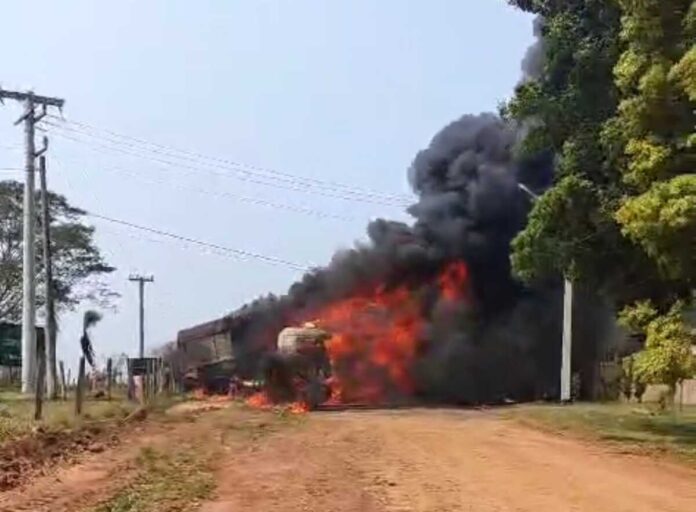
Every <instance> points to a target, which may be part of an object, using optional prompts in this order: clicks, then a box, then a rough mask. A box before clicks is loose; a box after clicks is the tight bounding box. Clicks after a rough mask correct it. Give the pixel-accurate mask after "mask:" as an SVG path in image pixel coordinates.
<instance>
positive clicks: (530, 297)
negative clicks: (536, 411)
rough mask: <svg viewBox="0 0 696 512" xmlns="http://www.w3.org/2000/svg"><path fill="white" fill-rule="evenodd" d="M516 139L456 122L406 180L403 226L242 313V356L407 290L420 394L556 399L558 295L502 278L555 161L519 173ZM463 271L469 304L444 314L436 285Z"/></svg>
mask: <svg viewBox="0 0 696 512" xmlns="http://www.w3.org/2000/svg"><path fill="white" fill-rule="evenodd" d="M517 137H518V131H517V130H516V128H515V127H514V126H510V125H508V124H506V123H505V122H504V121H502V120H501V119H499V118H498V117H497V116H494V115H492V114H483V115H479V116H464V117H462V118H461V119H459V120H457V121H454V122H453V123H451V124H450V125H448V126H447V127H445V128H444V129H443V130H441V131H440V132H439V133H438V134H437V135H436V136H435V137H434V138H433V140H432V142H431V143H430V145H429V146H428V147H427V148H426V149H424V150H422V151H421V152H419V153H418V155H417V156H416V158H415V159H414V161H413V164H412V166H411V167H410V169H409V179H410V182H411V184H412V187H413V190H414V192H415V193H416V194H417V197H418V200H417V202H416V203H415V204H414V205H413V206H411V207H410V208H409V213H410V214H411V215H412V216H413V217H414V222H413V224H411V225H408V224H405V223H402V222H394V221H389V220H384V219H379V220H376V221H374V222H371V223H370V224H369V226H368V228H367V234H368V241H367V242H365V243H358V244H357V245H356V246H355V247H354V248H353V249H350V250H346V251H340V252H338V253H337V254H336V255H335V256H334V257H333V259H332V260H331V262H330V263H329V265H327V266H326V267H325V268H322V269H317V270H315V271H312V272H310V273H308V274H306V275H305V276H304V277H303V278H302V280H300V281H299V282H297V283H295V284H293V285H292V286H291V287H290V289H289V291H288V293H287V294H286V295H284V296H282V297H267V298H264V299H260V300H257V301H255V302H254V303H252V304H249V305H247V306H245V307H244V308H242V309H241V310H239V311H238V312H237V313H236V314H235V316H236V319H237V321H238V328H237V329H236V332H235V334H234V336H233V337H234V338H235V340H236V342H237V343H238V344H239V346H240V348H242V349H243V350H246V351H247V353H248V354H249V355H250V356H254V357H249V358H248V359H247V364H248V368H247V370H248V371H252V369H253V366H254V365H253V361H254V360H257V359H258V358H257V356H258V354H259V352H261V351H263V350H269V349H272V347H273V343H274V341H275V335H276V334H277V332H278V331H279V330H280V329H281V328H282V327H283V326H285V325H287V324H288V323H292V322H293V321H296V320H297V319H298V318H311V316H312V311H314V310H316V309H318V308H320V307H321V306H323V305H325V304H327V303H330V302H332V301H336V300H339V299H342V298H345V297H348V296H352V295H356V294H360V293H362V292H363V291H367V290H370V289H372V287H373V286H374V285H375V284H377V283H384V284H386V285H387V286H392V285H402V284H404V283H406V284H408V285H409V286H410V287H411V288H412V289H413V293H414V294H417V295H418V297H419V298H420V301H421V304H422V308H423V317H424V318H425V319H426V321H427V328H426V329H425V330H424V332H423V333H422V346H423V348H422V353H421V357H420V358H419V360H418V363H417V367H416V368H414V369H413V371H414V372H415V374H416V375H417V380H418V388H419V394H421V395H422V396H423V397H426V398H429V399H432V400H444V401H450V402H467V403H471V402H480V401H494V400H500V399H503V398H513V399H529V398H534V397H540V396H543V395H544V394H549V395H552V394H553V393H554V392H555V387H554V386H555V384H554V383H555V382H557V380H558V378H557V375H558V371H557V366H558V364H557V361H558V360H559V357H560V351H559V347H558V346H557V345H558V340H559V339H560V310H559V306H558V304H559V303H560V300H559V298H560V294H559V293H558V289H557V287H552V288H550V289H543V290H530V289H527V288H524V287H523V286H521V285H520V284H519V283H518V282H516V281H515V280H514V279H513V278H512V276H511V272H510V263H509V253H510V241H511V240H512V238H513V237H514V236H515V234H516V233H517V232H518V231H519V230H520V229H521V228H522V227H523V226H524V224H525V220H526V215H527V213H528V211H529V209H530V198H529V197H528V196H527V195H526V194H525V193H524V192H523V191H521V190H520V188H519V186H518V185H519V183H524V184H525V185H527V186H528V187H530V188H531V189H536V190H541V189H543V188H545V187H546V186H548V184H549V183H550V181H551V179H552V158H551V155H540V156H539V157H537V158H531V159H526V160H520V161H515V159H514V158H513V154H514V152H513V149H514V147H515V144H516V143H517ZM457 260H463V261H465V262H466V264H467V267H468V268H469V271H470V282H469V285H470V297H471V299H470V300H469V301H467V303H462V304H459V305H452V304H449V305H443V304H442V303H441V301H439V300H438V297H437V294H436V293H435V290H434V286H433V285H434V277H435V276H436V275H437V274H438V272H439V271H440V270H441V269H442V268H443V267H444V266H445V265H446V264H447V263H448V262H451V261H457Z"/></svg>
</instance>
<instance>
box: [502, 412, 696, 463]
mask: <svg viewBox="0 0 696 512" xmlns="http://www.w3.org/2000/svg"><path fill="white" fill-rule="evenodd" d="M506 414H507V415H508V416H509V417H512V418H514V419H516V420H519V421H522V422H524V423H527V424H532V425H533V426H541V427H544V428H550V429H552V430H555V431H562V432H570V433H576V434H580V435H584V436H589V437H592V438H595V439H601V440H604V441H608V442H612V443H616V444H620V445H623V446H624V447H625V448H628V449H630V450H635V451H640V452H645V451H648V452H664V453H669V454H674V455H678V456H680V457H683V458H685V459H688V460H689V461H691V462H696V407H694V406H689V407H685V408H684V410H683V411H682V412H677V413H676V414H675V413H672V412H667V413H660V412H659V411H658V410H657V409H656V408H655V407H650V406H646V405H638V404H619V403H616V404H574V405H525V406H520V407H515V408H512V409H510V410H509V411H507V413H506Z"/></svg>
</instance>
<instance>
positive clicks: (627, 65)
mask: <svg viewBox="0 0 696 512" xmlns="http://www.w3.org/2000/svg"><path fill="white" fill-rule="evenodd" d="M619 4H620V5H621V8H622V12H623V16H622V31H621V39H622V41H623V43H624V45H625V46H624V52H623V53H622V55H621V57H620V59H619V62H618V63H617V65H616V68H615V75H616V84H617V87H618V89H619V91H620V92H621V102H620V104H619V106H618V109H617V114H616V116H615V117H614V119H613V120H611V121H610V122H608V123H607V126H606V129H605V134H604V137H605V139H606V141H607V144H609V145H612V146H614V147H619V148H622V149H623V154H622V155H621V156H620V158H618V159H617V164H618V168H619V170H620V172H621V176H622V180H623V183H624V185H625V187H624V192H625V193H624V197H622V199H621V201H620V203H619V205H618V207H617V209H616V211H615V218H616V220H617V221H618V223H619V225H620V226H621V231H622V233H623V234H624V235H625V236H626V237H628V238H629V239H630V240H632V241H633V242H635V243H636V244H638V245H639V246H640V247H641V248H642V249H643V250H644V251H645V253H646V254H648V255H649V256H650V257H651V258H652V259H653V260H654V261H655V263H656V264H657V265H658V267H659V269H660V272H661V273H662V274H664V275H665V276H667V277H668V278H672V279H679V280H682V281H683V282H685V283H687V284H688V286H689V288H691V289H693V288H694V286H695V285H696V173H694V170H696V2H693V1H692V0H661V1H657V0H651V1H636V0H620V1H619Z"/></svg>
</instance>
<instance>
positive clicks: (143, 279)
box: [128, 275, 155, 358]
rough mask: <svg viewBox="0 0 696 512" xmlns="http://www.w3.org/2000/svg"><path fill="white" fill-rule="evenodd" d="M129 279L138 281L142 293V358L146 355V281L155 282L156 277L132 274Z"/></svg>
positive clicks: (140, 351)
mask: <svg viewBox="0 0 696 512" xmlns="http://www.w3.org/2000/svg"><path fill="white" fill-rule="evenodd" d="M128 280H129V281H136V282H137V283H138V291H139V295H140V350H139V352H138V353H139V354H140V356H139V357H141V358H143V357H145V283H153V282H154V281H155V278H154V277H152V276H139V275H132V276H130V277H129V278H128Z"/></svg>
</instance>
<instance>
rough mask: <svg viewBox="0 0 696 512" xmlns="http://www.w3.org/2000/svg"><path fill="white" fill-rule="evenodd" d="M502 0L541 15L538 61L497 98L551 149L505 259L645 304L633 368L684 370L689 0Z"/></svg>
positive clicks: (691, 251)
mask: <svg viewBox="0 0 696 512" xmlns="http://www.w3.org/2000/svg"><path fill="white" fill-rule="evenodd" d="M511 3H512V4H514V5H516V6H518V7H519V8H521V9H523V10H525V11H527V12H531V13H535V14H537V15H538V16H539V18H538V19H537V24H538V26H539V27H540V38H541V39H540V42H539V50H540V51H541V53H542V58H541V62H542V64H541V65H540V66H537V69H536V70H535V72H534V73H532V74H531V75H530V76H528V77H526V78H525V80H524V81H523V82H522V83H521V84H520V85H519V86H518V87H517V89H516V92H515V95H514V97H513V98H512V99H511V100H510V101H509V102H508V103H507V104H506V105H504V107H503V108H502V109H501V111H502V114H503V115H504V116H505V117H506V118H508V119H509V120H511V121H514V122H516V123H518V124H519V125H520V126H522V127H524V128H525V129H526V135H525V137H524V139H523V141H522V143H521V144H520V148H519V151H521V152H523V153H526V152H532V153H534V152H539V151H552V152H553V153H554V154H555V155H556V157H557V160H556V162H557V165H556V177H555V182H554V184H553V186H552V187H551V188H550V189H548V190H547V191H545V193H544V194H542V195H541V197H540V198H539V199H538V200H537V201H536V202H535V204H534V205H533V206H532V210H531V212H530V215H529V222H528V225H527V226H526V228H525V229H524V230H523V231H522V232H521V233H520V234H519V235H518V236H517V237H516V239H515V240H514V241H513V244H512V256H511V259H512V266H513V270H514V271H515V273H516V274H517V275H518V276H519V277H520V278H521V279H523V280H525V281H533V280H538V279H543V278H546V277H549V276H553V275H559V274H561V273H562V274H565V275H566V276H569V277H570V278H571V279H574V280H577V281H580V282H582V283H585V284H587V285H588V286H590V287H592V288H594V289H597V290H600V291H602V292H604V293H605V294H606V295H608V296H609V297H610V298H611V299H612V300H613V301H614V302H615V303H616V304H617V307H618V309H623V314H622V317H624V318H630V317H631V316H632V315H634V316H635V315H640V314H643V313H645V310H646V307H647V306H646V304H649V305H650V306H649V310H650V320H649V321H645V322H642V323H640V324H635V323H634V324H633V330H634V331H636V332H640V333H642V335H643V336H644V338H645V340H646V348H645V350H644V352H643V353H641V354H640V355H639V356H638V357H637V358H636V371H637V372H639V373H641V374H642V376H643V377H644V378H646V379H649V380H651V381H654V380H656V379H668V376H670V375H671V376H672V377H673V376H674V375H676V374H677V373H679V372H680V371H681V370H685V371H686V370H687V369H688V371H693V366H691V362H690V359H689V358H690V357H691V355H690V350H687V349H688V346H689V344H690V343H693V342H694V340H693V335H692V334H690V332H691V331H689V329H686V328H684V322H683V319H682V316H681V313H680V312H681V311H682V310H683V308H684V307H686V306H688V305H689V304H693V301H694V290H695V287H696V1H692V0H585V1H580V0H569V1H565V2H558V1H554V0H511ZM646 301H648V302H646ZM680 326H681V327H680ZM684 347H687V349H685V348H684ZM672 349H674V350H672ZM681 355H683V356H684V357H683V358H682V359H679V357H681ZM677 356H679V357H677ZM677 360H679V363H678V364H677V362H675V361H677ZM675 365H676V366H675ZM680 365H681V366H680ZM677 366H678V367H679V368H681V370H679V371H676V370H675V368H677ZM675 372H676V373H675ZM682 373H684V372H682ZM672 377H669V379H668V380H670V379H672ZM671 383H672V382H671V381H670V384H671Z"/></svg>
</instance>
